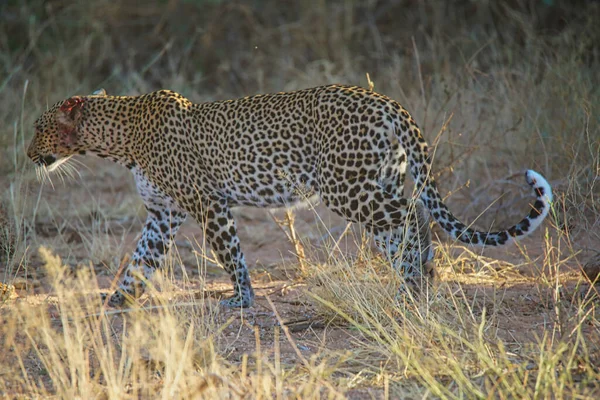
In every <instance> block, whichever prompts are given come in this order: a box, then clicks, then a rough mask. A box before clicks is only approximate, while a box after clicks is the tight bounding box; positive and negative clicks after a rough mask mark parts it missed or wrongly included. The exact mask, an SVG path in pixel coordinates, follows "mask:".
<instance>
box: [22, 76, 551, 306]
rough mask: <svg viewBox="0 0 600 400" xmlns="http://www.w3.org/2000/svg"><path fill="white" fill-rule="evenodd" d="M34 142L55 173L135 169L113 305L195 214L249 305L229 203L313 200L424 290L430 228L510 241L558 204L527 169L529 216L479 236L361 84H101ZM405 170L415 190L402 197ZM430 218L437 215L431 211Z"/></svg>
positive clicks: (141, 280) (154, 266) (33, 149)
mask: <svg viewBox="0 0 600 400" xmlns="http://www.w3.org/2000/svg"><path fill="white" fill-rule="evenodd" d="M34 129H35V133H34V136H33V139H32V140H31V143H30V145H29V147H28V149H27V155H28V157H29V158H30V159H31V160H32V161H33V163H35V165H36V166H37V168H38V169H40V168H41V169H43V170H44V171H46V172H48V173H49V172H52V171H54V170H56V169H59V168H61V165H62V164H63V163H65V162H68V160H69V159H70V158H71V157H73V156H76V155H95V156H98V157H101V158H104V159H108V160H111V161H113V162H116V163H118V164H120V165H122V166H124V167H125V168H127V169H129V170H130V171H131V173H132V174H133V177H134V179H135V184H136V187H137V191H138V193H139V195H140V196H141V199H142V200H143V203H144V205H145V209H146V210H147V217H146V221H145V223H144V226H143V229H142V232H141V235H140V237H139V240H138V242H137V245H136V247H135V251H134V252H133V254H132V255H131V257H130V260H129V263H128V264H127V267H126V268H125V269H124V272H123V274H122V275H121V277H120V280H119V283H118V287H117V288H116V289H115V290H111V291H109V293H108V294H106V293H104V297H103V299H105V301H106V303H105V304H108V305H109V306H112V307H122V306H123V305H124V304H129V303H130V302H134V301H136V299H138V298H139V296H140V295H141V294H143V293H144V290H145V288H146V286H147V284H148V282H149V281H150V279H151V278H152V276H153V274H154V273H155V272H156V271H157V270H159V269H161V267H162V266H163V264H165V263H164V260H165V257H166V255H167V252H168V251H169V249H170V248H172V246H173V243H174V240H175V237H176V234H177V231H178V230H179V228H180V227H181V225H182V224H183V223H184V221H185V220H186V218H187V217H188V216H191V217H192V218H193V219H194V220H195V221H196V222H197V223H198V224H200V225H201V227H202V229H203V232H204V240H205V242H206V243H207V245H208V246H209V248H210V249H212V252H213V254H214V255H215V256H216V259H217V260H218V262H219V264H221V266H222V267H223V268H224V269H225V270H226V271H227V273H228V275H229V277H230V279H231V282H232V284H233V295H232V296H231V297H230V298H227V299H225V300H222V301H221V304H222V305H223V306H226V307H232V308H240V307H241V308H249V307H251V306H252V305H253V303H254V299H255V294H254V289H253V286H252V283H251V279H250V275H249V271H248V267H247V264H246V261H245V258H244V253H243V252H242V249H241V247H240V239H239V236H238V231H237V227H236V221H235V219H234V216H233V214H232V211H231V210H232V208H234V207H239V206H251V207H263V208H266V207H279V208H280V207H285V206H290V205H293V204H296V203H298V202H302V201H304V200H305V199H306V198H307V197H308V196H309V195H310V196H317V197H318V198H319V199H320V201H321V202H323V204H325V206H326V207H327V208H328V209H329V210H331V211H332V212H333V213H335V214H338V215H339V216H341V217H343V218H344V219H345V220H347V221H348V222H349V223H357V224H358V225H359V226H361V227H362V228H364V229H365V231H366V232H368V233H369V235H370V236H371V237H372V238H373V239H374V243H375V245H376V247H377V248H378V249H379V250H380V251H381V253H382V254H383V256H384V258H385V259H386V261H388V262H389V263H390V264H389V265H390V266H391V267H392V268H393V270H394V271H396V273H397V274H398V275H399V276H400V277H401V279H400V282H402V283H401V284H400V286H401V287H400V290H407V291H409V292H410V291H411V290H413V291H415V292H418V290H419V289H418V288H420V287H423V282H426V283H427V282H430V281H431V280H432V279H433V276H434V273H433V271H434V268H432V263H433V257H434V252H433V246H432V240H431V230H430V225H432V224H433V222H435V223H437V224H438V225H439V226H440V227H441V228H442V230H443V231H445V232H446V233H447V235H448V236H450V238H452V239H453V240H455V241H458V242H461V243H464V244H467V245H472V246H502V245H507V244H509V243H512V242H514V241H516V240H519V239H521V238H523V237H525V236H527V235H529V234H530V233H531V232H533V231H535V230H536V229H537V228H538V227H539V226H540V224H541V223H542V222H543V221H544V219H545V218H546V216H547V215H548V213H549V211H550V208H551V204H552V190H551V187H550V184H549V183H548V182H547V181H546V179H545V178H544V177H543V176H542V175H541V174H540V173H538V172H536V171H534V170H526V172H525V180H526V182H527V184H528V185H529V186H530V187H531V188H532V189H533V192H534V193H533V194H534V196H535V197H534V198H533V199H532V200H531V202H530V203H529V208H530V210H529V212H528V213H527V214H526V216H525V217H524V218H522V219H521V220H520V222H518V223H516V224H515V225H513V226H512V227H510V228H508V229H505V230H501V231H487V232H486V231H478V230H475V229H473V228H472V227H471V226H468V225H465V224H464V223H463V222H461V221H460V220H459V219H458V218H457V217H455V216H454V215H453V214H452V212H451V211H450V210H449V208H448V207H447V206H446V204H445V202H444V201H443V199H442V197H441V195H440V192H439V191H438V189H437V185H436V180H435V179H434V176H433V174H432V152H431V151H430V148H429V146H428V144H427V142H426V140H425V138H424V136H423V135H422V132H421V130H420V128H419V127H418V125H417V123H416V122H415V120H414V119H413V118H412V117H411V115H410V114H409V112H408V111H407V110H406V109H405V108H404V107H403V106H402V105H400V104H399V103H398V102H397V101H395V100H393V99H391V98H389V97H387V96H385V95H382V94H379V93H377V92H375V91H372V90H369V89H366V88H362V87H359V86H348V85H340V84H333V85H325V86H319V87H313V88H308V89H301V90H296V91H289V92H279V93H272V94H258V95H252V96H247V97H243V98H238V99H234V100H221V101H213V102H204V103H194V102H192V101H190V100H188V99H187V98H186V97H184V96H183V95H181V94H178V93H176V92H174V91H170V90H159V91H155V92H152V93H148V94H142V95H136V96H112V95H108V94H107V93H106V91H105V90H98V91H96V92H94V93H93V94H91V95H81V96H79V95H77V96H72V97H69V98H68V99H66V100H62V101H59V102H57V103H56V104H54V105H53V106H51V107H50V108H49V109H47V110H46V111H45V112H43V114H42V115H41V116H40V117H39V118H38V119H37V120H36V122H35V123H34ZM407 169H408V173H409V174H410V176H411V177H412V180H413V182H414V185H413V186H414V190H413V191H412V193H411V194H409V195H408V194H407V195H405V193H404V183H405V178H406V175H407ZM431 219H432V220H431Z"/></svg>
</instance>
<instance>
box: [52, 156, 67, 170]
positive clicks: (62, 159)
mask: <svg viewBox="0 0 600 400" xmlns="http://www.w3.org/2000/svg"><path fill="white" fill-rule="evenodd" d="M69 158H71V156H69V157H63V158H59V159H58V160H56V161H54V162H53V163H52V165H51V166H49V167H48V172H52V171H55V170H56V168H58V167H60V166H61V165H62V164H64V163H66V162H67V161H69Z"/></svg>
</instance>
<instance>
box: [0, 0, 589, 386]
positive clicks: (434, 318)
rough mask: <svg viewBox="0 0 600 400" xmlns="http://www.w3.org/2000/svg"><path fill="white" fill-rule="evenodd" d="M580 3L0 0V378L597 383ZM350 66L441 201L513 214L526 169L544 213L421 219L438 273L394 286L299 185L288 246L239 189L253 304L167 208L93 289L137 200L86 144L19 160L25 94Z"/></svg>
mask: <svg viewBox="0 0 600 400" xmlns="http://www.w3.org/2000/svg"><path fill="white" fill-rule="evenodd" d="M598 21H600V3H599V2H597V1H584V0H581V1H559V0H508V1H474V0H456V1H452V2H446V1H417V0H396V1H394V0H389V1H350V0H349V1H324V0H315V1H295V2H293V1H285V2H281V1H276V0H255V1H248V2H241V1H239V2H238V1H218V0H204V1H203V0H196V1H193V0H187V1H185V0H162V1H158V0H153V1H146V2H144V3H143V4H142V3H140V2H134V1H122V2H114V1H107V0H99V1H94V2H88V1H65V0H50V1H41V0H22V1H17V0H8V1H4V2H0V104H1V107H0V122H1V123H0V190H1V191H0V281H2V282H3V286H0V295H1V296H0V299H2V303H0V319H1V321H2V322H1V324H0V395H1V396H27V397H29V396H31V397H39V396H46V395H54V396H58V397H61V398H75V397H77V396H79V397H81V398H90V397H92V396H94V397H101V398H103V397H108V398H128V397H144V398H145V397H169V398H170V397H183V398H189V397H191V396H197V397H219V398H221V397H225V396H228V397H230V398H244V397H245V398H258V397H261V396H263V397H278V398H283V397H297V398H311V397H313V398H320V397H331V398H336V397H344V396H347V397H351V398H369V397H370V396H372V397H376V398H380V397H386V396H388V397H392V398H399V397H407V396H414V397H441V398H451V397H467V398H475V397H477V398H478V397H487V396H488V395H489V396H491V397H499V398H563V397H576V398H586V397H587V398H597V397H598V396H599V395H600V371H599V370H598V365H600V353H599V352H600V348H599V345H598V343H600V335H599V333H600V323H599V322H598V316H597V307H598V293H597V287H594V286H593V285H590V284H589V282H588V281H587V280H586V279H584V278H583V277H582V276H581V274H580V271H581V269H582V268H583V267H584V264H585V263H586V262H587V263H588V265H590V266H593V264H594V263H595V261H594V257H597V256H598V254H599V253H598V250H599V248H600V247H599V243H600V202H599V201H598V198H599V197H600V178H599V176H600V127H599V124H600V118H599V115H600V113H599V111H600V110H599V108H600V89H599V87H600V85H599V84H600V45H599V43H600V24H599V23H598ZM366 73H369V75H370V77H371V79H372V80H373V82H374V83H375V90H376V91H378V92H381V93H384V94H386V95H389V96H390V97H393V98H395V99H397V100H398V101H400V102H401V103H402V104H403V105H404V106H405V107H407V108H408V109H409V110H410V111H411V113H412V114H413V116H414V117H415V119H416V120H417V121H418V122H419V124H420V125H421V127H422V128H423V131H424V132H425V136H426V137H427V138H428V141H429V142H430V143H431V144H433V145H434V146H435V150H436V153H435V167H434V173H436V174H437V175H438V176H439V178H438V179H439V181H440V186H441V190H442V192H443V193H444V194H447V196H448V197H447V201H448V203H449V205H450V208H451V209H452V210H454V211H455V213H456V214H457V215H458V216H460V217H461V218H463V219H465V220H466V221H468V222H472V221H475V225H477V226H478V227H480V228H484V229H490V227H492V226H495V225H498V226H497V227H500V226H506V225H507V224H508V223H510V222H513V221H514V220H515V219H517V218H519V217H520V216H522V214H524V212H525V210H527V204H528V202H529V201H530V199H531V194H530V193H529V192H527V191H526V188H525V187H524V186H525V185H524V182H523V180H522V177H521V173H522V172H523V171H524V169H526V168H533V169H536V170H537V171H540V172H541V173H542V174H543V175H545V176H546V177H548V179H549V180H550V183H551V184H552V186H553V188H554V190H555V196H556V202H555V209H554V216H553V217H554V218H553V221H552V222H550V223H548V224H547V225H546V226H545V227H544V229H542V230H541V231H540V232H539V233H538V234H537V235H535V236H533V237H532V238H531V239H529V240H526V241H524V242H523V243H522V244H521V245H520V246H513V247H511V248H510V249H501V250H485V251H481V250H475V251H473V250H472V249H470V250H469V249H466V248H464V247H462V246H459V245H457V244H455V243H447V240H444V237H443V235H440V240H439V244H438V249H437V252H436V263H437V265H438V271H439V273H440V283H439V285H438V293H437V294H435V295H434V294H432V296H430V297H429V298H427V299H423V300H421V301H418V302H415V303H414V304H409V305H398V304H396V303H395V302H394V287H396V286H397V282H395V281H394V280H395V279H394V276H393V274H392V273H391V272H390V271H389V270H388V269H389V268H388V266H386V265H385V263H383V262H382V260H381V259H379V258H378V257H377V256H376V255H373V254H371V249H370V245H369V244H368V242H365V241H364V240H363V238H362V237H361V234H360V232H358V231H356V230H355V229H354V228H352V229H350V230H344V228H345V224H344V223H343V222H342V221H340V220H336V219H335V217H333V216H331V215H330V214H328V213H327V212H326V211H325V210H324V209H323V208H322V207H321V208H319V207H317V208H315V209H312V208H311V209H309V210H306V211H302V212H298V216H297V225H298V232H299V236H300V237H301V240H302V242H303V243H304V245H305V246H306V248H307V249H308V260H306V262H305V263H304V264H302V265H301V267H299V266H298V265H297V263H296V262H295V261H293V260H295V259H294V258H293V257H291V258H290V257H287V253H286V251H290V250H291V248H292V247H290V245H289V244H288V243H285V242H284V241H283V240H281V241H280V242H277V241H274V240H270V238H272V236H270V235H271V232H277V230H278V228H277V226H276V225H275V224H274V223H272V221H271V219H270V217H269V215H268V214H267V213H266V212H263V211H260V212H258V211H252V210H247V209H242V210H240V211H238V214H237V215H238V217H239V219H241V220H242V221H241V226H242V227H243V229H242V230H243V232H242V235H245V236H246V238H242V239H243V240H242V245H243V246H245V249H246V251H247V254H249V255H250V257H251V258H252V257H254V259H256V258H259V255H258V254H259V252H260V251H263V250H262V249H263V247H265V246H266V247H269V248H270V251H272V252H274V253H270V254H271V259H274V260H275V261H274V262H273V263H271V264H269V265H263V266H260V267H255V268H253V270H252V274H253V278H254V279H255V281H257V282H258V286H259V288H261V290H260V294H261V299H260V301H259V305H258V306H257V307H255V310H251V311H249V312H244V313H239V312H238V313H235V312H230V311H224V310H219V309H218V308H217V307H216V302H215V301H214V300H212V297H215V296H216V294H219V293H221V291H220V289H219V287H218V285H217V286H215V285H213V284H212V283H211V282H213V280H215V279H216V281H217V282H219V280H220V281H221V282H222V281H225V278H224V277H223V275H222V274H220V272H219V270H218V268H213V264H212V262H211V259H212V258H211V257H210V254H209V253H207V252H206V251H204V249H203V245H202V243H201V242H202V241H201V237H202V232H201V231H199V230H198V228H197V227H192V226H189V227H187V229H188V231H187V235H186V236H185V237H186V238H188V240H187V241H185V242H184V241H180V242H178V249H176V250H175V251H172V252H171V256H170V260H169V268H167V271H168V273H167V274H166V276H165V277H163V279H162V281H161V280H160V279H159V281H158V282H157V285H158V286H159V287H160V288H161V290H160V291H151V293H150V296H149V297H145V298H144V299H145V300H144V303H143V307H141V308H135V309H128V310H125V311H123V312H116V311H111V312H109V313H108V314H103V313H101V312H100V304H99V303H98V301H97V296H95V294H96V293H97V291H98V285H99V286H100V287H101V288H102V289H103V290H105V289H107V288H108V286H109V285H110V282H111V278H112V276H114V274H115V272H116V271H117V270H118V268H119V266H120V265H122V264H123V263H124V262H125V260H126V257H127V254H128V253H130V252H131V250H132V248H133V243H134V242H135V235H136V233H137V232H139V230H140V229H141V225H142V222H143V219H144V212H143V210H142V208H141V206H140V203H139V200H138V199H137V198H136V196H135V194H134V189H133V186H132V181H131V177H129V176H128V175H127V173H126V171H122V170H121V169H119V168H117V167H115V166H113V165H110V164H107V163H104V162H100V161H97V160H88V159H81V160H79V161H80V162H82V163H83V164H81V163H77V164H73V165H75V166H76V167H77V171H78V172H77V173H76V172H74V171H73V172H72V173H71V175H72V176H71V177H69V176H67V177H66V178H67V179H66V181H64V182H61V180H60V179H59V177H56V178H54V179H53V182H52V184H49V183H46V184H45V185H43V186H41V185H40V183H39V182H37V181H36V179H35V173H34V171H33V167H32V165H30V163H29V162H28V160H27V159H26V157H25V151H24V149H25V147H26V145H27V143H28V141H29V139H30V138H31V135H32V134H33V132H32V129H31V126H32V123H33V121H34V120H35V119H36V118H37V116H39V114H40V113H41V112H43V110H45V109H46V107H48V106H49V105H51V104H53V103H54V102H56V101H59V100H62V99H64V98H66V97H68V96H71V95H74V94H87V93H91V92H92V91H94V90H96V89H98V88H101V87H104V88H105V89H106V90H107V91H108V93H109V94H119V95H120V94H127V95H133V94H139V93H145V92H149V91H152V90H157V89H161V88H169V89H172V90H175V91H178V92H180V93H182V94H183V95H185V96H187V97H188V98H190V99H191V100H193V101H196V102H201V101H212V100H220V99H226V98H232V97H239V96H245V95H250V94H255V93H259V92H272V91H284V90H294V89H299V88H305V87H311V86H317V85H321V84H325V83H346V84H356V85H362V86H367V79H366V75H365V74H366ZM490 204H491V205H490ZM190 225H191V224H190ZM277 233H278V234H279V235H280V237H281V238H285V236H284V235H283V233H281V232H277ZM323 237H325V239H322V238H323ZM244 239H246V240H244ZM286 246H288V247H286ZM340 247H344V249H345V251H342V252H340V251H339V248H340ZM281 249H287V250H281ZM278 251H280V252H281V254H282V255H279V253H278ZM273 254H275V256H273ZM261 257H262V256H261ZM265 257H266V256H265ZM267 258H268V257H267ZM290 260H291V261H290ZM497 260H501V261H497ZM597 263H600V261H598V262H597ZM182 265H184V266H185V267H186V268H181V266H182ZM207 274H208V276H209V278H210V279H207V280H206V282H205V280H204V278H205V276H206V275H207ZM261 285H263V286H261ZM224 287H226V286H224ZM223 291H225V289H224V290H223ZM215 293H216V294H215ZM265 295H269V296H270V297H269V299H268V300H267V298H266V297H262V296H265ZM271 297H273V298H274V300H271ZM302 318H305V319H306V321H309V323H307V324H305V325H306V327H304V328H298V324H293V323H291V322H294V321H299V320H301V319H302ZM290 321H291V322H290ZM281 324H283V325H284V326H290V328H286V329H283V328H280V326H279V325H281ZM349 349H350V351H348V350H349Z"/></svg>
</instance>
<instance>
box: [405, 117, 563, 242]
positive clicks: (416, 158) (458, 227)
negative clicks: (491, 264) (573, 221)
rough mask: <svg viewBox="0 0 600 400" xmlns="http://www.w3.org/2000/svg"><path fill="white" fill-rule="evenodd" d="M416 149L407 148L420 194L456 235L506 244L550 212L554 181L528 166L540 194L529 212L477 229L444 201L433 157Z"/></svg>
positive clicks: (533, 227)
mask: <svg viewBox="0 0 600 400" xmlns="http://www.w3.org/2000/svg"><path fill="white" fill-rule="evenodd" d="M415 133H416V136H417V138H415V139H416V141H418V142H419V143H420V145H421V146H423V147H422V148H423V149H424V150H425V154H427V145H426V144H425V141H424V140H423V138H422V136H421V134H420V131H419V130H418V128H417V129H416V131H415V130H413V132H412V134H413V135H414V134H415ZM413 149H415V147H412V148H408V149H406V152H407V156H408V157H407V158H408V162H409V167H410V173H411V175H412V177H413V179H414V181H415V186H416V190H417V191H418V192H419V197H420V198H421V200H422V201H423V202H424V203H425V206H426V207H427V208H428V209H429V212H430V214H431V216H432V217H433V218H434V219H435V220H436V222H437V223H438V224H439V225H440V226H441V227H442V228H443V229H444V230H445V231H446V232H447V233H448V234H449V235H450V236H452V237H453V238H454V239H458V240H459V241H461V242H463V243H467V244H471V245H488V246H499V245H504V244H507V243H509V242H511V241H514V240H518V239H520V238H523V237H525V236H527V235H529V234H530V233H531V232H533V231H534V230H536V228H537V227H538V226H540V224H541V223H542V221H544V219H545V218H546V216H547V215H548V213H549V212H550V206H551V203H552V189H551V188H550V184H549V183H548V182H547V181H546V179H544V177H543V176H542V175H540V174H539V173H537V172H535V171H533V170H528V171H527V172H526V173H525V180H526V181H527V183H528V184H529V186H531V187H532V188H533V192H534V194H535V196H536V198H535V201H534V202H533V204H531V211H530V212H529V214H528V215H527V216H525V217H524V218H523V219H522V220H521V221H520V222H519V223H517V224H516V225H513V226H512V227H510V228H508V229H506V230H503V231H499V232H482V231H476V230H473V229H471V228H469V227H467V226H466V225H465V224H463V223H462V222H460V221H459V220H458V219H457V218H456V217H455V216H454V215H453V214H452V212H450V210H449V209H448V207H447V206H446V204H444V202H443V201H442V198H441V196H440V193H439V192H438V190H437V187H436V184H435V181H434V179H433V177H432V176H431V160H430V157H427V156H423V155H419V154H418V152H415V151H414V150H413Z"/></svg>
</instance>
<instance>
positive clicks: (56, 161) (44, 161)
mask: <svg viewBox="0 0 600 400" xmlns="http://www.w3.org/2000/svg"><path fill="white" fill-rule="evenodd" d="M69 158H71V157H61V158H58V157H56V156H55V155H53V154H48V155H45V156H39V157H37V159H35V160H34V162H35V164H36V165H37V166H38V167H42V168H45V169H46V170H48V172H52V171H55V170H56V169H57V168H58V167H60V166H61V165H62V164H64V163H65V162H67V161H68V160H69Z"/></svg>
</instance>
